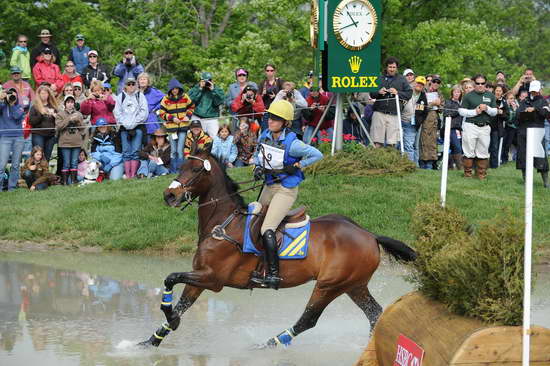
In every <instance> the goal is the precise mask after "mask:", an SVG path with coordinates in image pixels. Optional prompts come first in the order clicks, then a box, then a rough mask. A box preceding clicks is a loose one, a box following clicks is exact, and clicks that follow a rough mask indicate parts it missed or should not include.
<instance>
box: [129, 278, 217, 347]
mask: <svg viewBox="0 0 550 366" xmlns="http://www.w3.org/2000/svg"><path fill="white" fill-rule="evenodd" d="M211 273H213V272H212V271H193V272H176V273H172V274H170V275H169V276H168V277H166V279H165V280H164V286H165V288H164V292H163V295H162V302H161V305H160V309H161V310H162V311H163V312H164V315H165V316H166V322H165V323H163V324H162V325H161V326H160V328H158V329H157V330H156V331H155V332H154V333H153V335H152V336H151V337H150V338H149V339H148V340H147V341H144V342H141V343H140V345H143V346H148V345H152V346H155V347H157V346H159V345H160V343H161V342H162V340H163V339H164V337H166V336H167V335H168V333H170V332H171V331H173V330H176V329H177V328H178V326H179V324H180V320H181V316H182V315H183V314H184V313H185V312H186V311H187V309H189V308H190V307H191V305H193V303H194V302H195V300H197V298H198V297H199V296H200V294H201V293H202V292H203V291H204V290H205V289H209V290H212V291H215V292H218V291H220V290H221V288H222V287H223V286H221V285H219V284H218V281H216V280H215V278H214V277H213V276H211V275H210V274H211ZM179 283H185V284H186V286H185V287H184V289H183V293H182V294H181V297H180V299H179V301H178V303H177V304H176V306H175V307H174V308H172V293H173V291H174V286H175V285H177V284H179Z"/></svg>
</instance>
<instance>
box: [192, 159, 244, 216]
mask: <svg viewBox="0 0 550 366" xmlns="http://www.w3.org/2000/svg"><path fill="white" fill-rule="evenodd" d="M200 152H202V153H203V154H204V155H205V156H206V157H208V158H211V159H213V160H215V161H216V163H217V164H218V166H219V167H220V170H221V171H222V174H223V181H224V183H225V189H226V190H227V193H228V194H230V195H231V199H232V200H233V202H235V203H236V204H237V206H238V207H239V208H246V207H247V204H246V202H245V201H244V198H243V197H242V196H241V195H240V194H238V193H237V192H238V191H239V185H238V184H237V183H236V182H235V181H234V180H233V179H232V178H231V177H230V176H229V175H228V174H227V168H226V166H225V164H223V163H222V162H221V161H220V159H218V158H217V157H216V156H214V155H212V154H210V152H208V151H204V150H202V151H199V152H197V153H200Z"/></svg>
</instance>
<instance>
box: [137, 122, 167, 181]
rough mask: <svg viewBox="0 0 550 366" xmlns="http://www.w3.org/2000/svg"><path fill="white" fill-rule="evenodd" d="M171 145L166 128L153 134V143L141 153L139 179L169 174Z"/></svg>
mask: <svg viewBox="0 0 550 366" xmlns="http://www.w3.org/2000/svg"><path fill="white" fill-rule="evenodd" d="M170 155H171V151H170V143H169V142H168V134H167V133H166V130H165V129H164V127H161V128H159V129H157V130H156V131H155V132H153V136H152V139H151V141H150V142H149V143H148V144H147V146H145V148H143V150H141V151H140V152H139V157H140V159H141V165H140V167H139V170H138V178H145V177H147V178H152V177H157V176H160V175H166V174H168V173H169V171H168V167H169V166H170Z"/></svg>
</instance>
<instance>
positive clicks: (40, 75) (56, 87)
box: [32, 48, 63, 93]
mask: <svg viewBox="0 0 550 366" xmlns="http://www.w3.org/2000/svg"><path fill="white" fill-rule="evenodd" d="M54 62H55V56H54V55H53V54H52V50H51V49H50V48H44V50H43V51H42V53H41V54H40V56H39V57H38V61H37V63H36V64H35V65H34V67H33V69H32V74H33V77H34V82H35V83H36V85H42V83H48V84H50V87H51V88H52V90H53V91H54V93H59V92H61V89H62V88H63V77H62V76H61V71H60V70H59V66H58V65H57V64H55V63H54Z"/></svg>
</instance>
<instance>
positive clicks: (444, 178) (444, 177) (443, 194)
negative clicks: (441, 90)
mask: <svg viewBox="0 0 550 366" xmlns="http://www.w3.org/2000/svg"><path fill="white" fill-rule="evenodd" d="M450 144H451V117H445V137H444V141H443V163H442V164H443V165H442V167H441V200H440V201H441V207H445V203H446V201H447V174H448V172H449V146H450Z"/></svg>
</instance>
